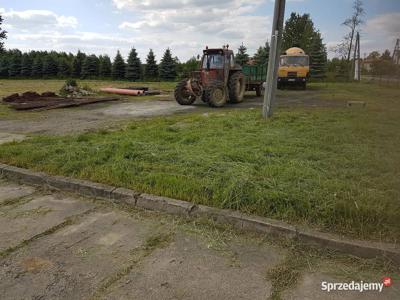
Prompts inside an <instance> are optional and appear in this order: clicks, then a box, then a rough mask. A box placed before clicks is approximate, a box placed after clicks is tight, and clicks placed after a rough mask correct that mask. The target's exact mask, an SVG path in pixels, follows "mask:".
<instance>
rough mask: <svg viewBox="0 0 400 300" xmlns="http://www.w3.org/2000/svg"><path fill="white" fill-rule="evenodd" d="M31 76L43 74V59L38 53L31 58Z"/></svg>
mask: <svg viewBox="0 0 400 300" xmlns="http://www.w3.org/2000/svg"><path fill="white" fill-rule="evenodd" d="M31 76H32V77H36V78H38V77H42V76H43V61H42V57H41V55H40V54H37V55H36V57H35V58H34V59H33V64H32V72H31Z"/></svg>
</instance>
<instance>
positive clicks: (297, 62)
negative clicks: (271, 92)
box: [278, 47, 310, 89]
mask: <svg viewBox="0 0 400 300" xmlns="http://www.w3.org/2000/svg"><path fill="white" fill-rule="evenodd" d="M309 73H310V59H309V56H308V55H306V54H305V52H304V50H303V49H301V48H297V47H293V48H290V49H288V50H286V51H285V53H284V54H283V55H281V56H280V61H279V70H278V88H282V87H284V86H285V85H298V86H301V87H302V88H303V89H306V86H307V81H308V78H309Z"/></svg>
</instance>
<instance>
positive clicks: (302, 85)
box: [301, 82, 307, 91]
mask: <svg viewBox="0 0 400 300" xmlns="http://www.w3.org/2000/svg"><path fill="white" fill-rule="evenodd" d="M301 89H302V90H304V91H305V90H306V89H307V82H303V83H302V84H301Z"/></svg>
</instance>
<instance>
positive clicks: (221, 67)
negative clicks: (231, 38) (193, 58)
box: [201, 46, 236, 84]
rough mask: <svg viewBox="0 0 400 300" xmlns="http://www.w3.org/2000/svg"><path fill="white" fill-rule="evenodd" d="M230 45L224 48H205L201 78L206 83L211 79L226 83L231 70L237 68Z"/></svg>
mask: <svg viewBox="0 0 400 300" xmlns="http://www.w3.org/2000/svg"><path fill="white" fill-rule="evenodd" d="M228 47H229V46H224V47H223V48H222V49H221V48H217V49H209V48H208V47H206V49H205V50H203V59H202V61H201V71H202V72H201V80H202V82H204V83H207V82H210V81H219V82H222V83H223V84H226V82H227V80H228V78H229V72H230V71H231V70H233V69H235V67H236V65H235V57H234V54H233V51H232V50H229V49H228Z"/></svg>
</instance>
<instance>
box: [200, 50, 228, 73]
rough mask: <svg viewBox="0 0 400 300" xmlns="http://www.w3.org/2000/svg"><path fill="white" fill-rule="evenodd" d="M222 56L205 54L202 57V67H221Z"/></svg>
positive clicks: (222, 66)
mask: <svg viewBox="0 0 400 300" xmlns="http://www.w3.org/2000/svg"><path fill="white" fill-rule="evenodd" d="M223 68H224V57H223V55H221V54H217V53H216V54H206V55H204V58H203V69H223Z"/></svg>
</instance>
